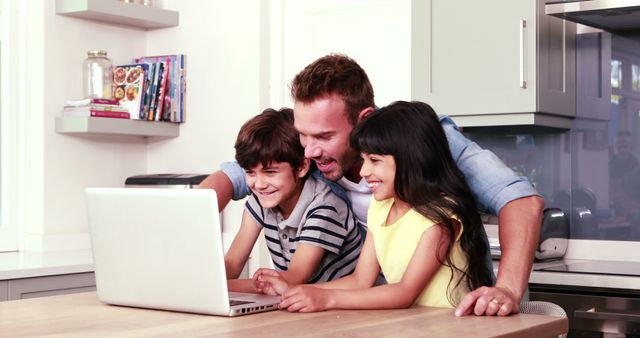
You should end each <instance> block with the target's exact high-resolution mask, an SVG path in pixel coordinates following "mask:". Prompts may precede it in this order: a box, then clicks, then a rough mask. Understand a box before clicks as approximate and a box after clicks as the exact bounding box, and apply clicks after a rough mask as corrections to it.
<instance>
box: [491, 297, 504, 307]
mask: <svg viewBox="0 0 640 338" xmlns="http://www.w3.org/2000/svg"><path fill="white" fill-rule="evenodd" d="M491 303H493V304H496V305H498V307H502V303H500V302H499V301H498V300H497V299H495V298H493V299H492V300H491Z"/></svg>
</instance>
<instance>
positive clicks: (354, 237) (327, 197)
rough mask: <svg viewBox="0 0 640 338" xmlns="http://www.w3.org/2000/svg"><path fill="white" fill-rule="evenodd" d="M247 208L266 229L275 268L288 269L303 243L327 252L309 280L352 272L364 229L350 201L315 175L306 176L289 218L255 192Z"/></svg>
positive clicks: (310, 281)
mask: <svg viewBox="0 0 640 338" xmlns="http://www.w3.org/2000/svg"><path fill="white" fill-rule="evenodd" d="M245 208H246V210H247V211H248V212H249V214H250V215H251V216H252V217H253V219H255V220H256V222H257V223H258V225H259V226H260V227H262V228H263V229H264V236H265V238H266V243H267V247H268V249H269V252H270V253H271V259H272V261H273V263H274V266H275V267H276V269H278V270H281V271H285V270H287V269H288V267H289V264H290V262H291V259H292V257H293V255H294V254H295V251H296V248H297V247H298V245H299V244H300V243H304V244H310V245H315V246H319V247H321V248H323V249H324V250H325V254H324V256H323V257H322V260H321V261H320V264H319V265H318V266H317V268H316V270H315V272H314V274H313V275H312V276H311V278H310V279H309V281H308V282H309V283H316V282H325V281H329V280H333V279H337V278H340V277H342V276H346V275H349V274H351V273H352V272H353V271H354V270H355V267H356V263H357V260H358V257H359V255H360V249H361V248H362V244H363V242H364V236H365V233H364V230H363V229H362V227H361V226H360V225H359V224H358V223H357V220H356V217H355V215H354V213H353V212H352V211H351V209H350V208H349V207H348V206H347V203H346V202H345V201H344V200H342V199H341V198H339V197H338V196H336V195H334V194H333V193H332V192H331V190H330V189H329V187H328V186H327V185H326V184H325V183H324V182H321V181H318V180H316V179H314V178H313V177H309V178H307V180H306V182H305V185H304V188H303V190H302V193H301V194H300V198H299V199H298V203H297V204H296V207H295V208H294V210H293V212H292V213H291V215H290V216H289V218H288V219H286V220H285V219H283V218H282V215H281V214H280V212H279V211H278V210H276V209H265V208H262V206H261V205H260V202H259V201H258V198H257V197H256V196H255V195H252V196H250V197H249V199H248V200H247V203H246V205H245Z"/></svg>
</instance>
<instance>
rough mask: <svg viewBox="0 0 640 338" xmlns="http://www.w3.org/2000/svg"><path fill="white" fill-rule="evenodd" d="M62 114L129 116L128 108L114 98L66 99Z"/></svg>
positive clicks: (125, 117) (124, 117) (126, 117)
mask: <svg viewBox="0 0 640 338" xmlns="http://www.w3.org/2000/svg"><path fill="white" fill-rule="evenodd" d="M62 115H63V116H79V117H109V118H118V119H128V118H131V114H129V110H128V109H127V108H125V107H121V106H120V103H119V102H118V100H116V99H83V100H68V101H67V102H65V105H64V108H63V109H62Z"/></svg>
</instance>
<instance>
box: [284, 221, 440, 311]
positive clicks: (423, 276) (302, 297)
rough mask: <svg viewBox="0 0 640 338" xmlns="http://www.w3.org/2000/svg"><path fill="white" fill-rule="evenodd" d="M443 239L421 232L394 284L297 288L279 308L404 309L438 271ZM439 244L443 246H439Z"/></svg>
mask: <svg viewBox="0 0 640 338" xmlns="http://www.w3.org/2000/svg"><path fill="white" fill-rule="evenodd" d="M446 236H447V235H446V233H445V232H444V231H442V228H441V227H440V226H437V225H436V226H432V227H430V228H429V229H427V230H425V231H424V232H423V233H422V237H421V238H420V242H419V243H418V246H417V247H416V251H415V252H414V254H413V256H412V257H411V260H410V262H409V265H408V266H407V270H406V271H405V272H404V274H403V276H402V279H401V280H400V282H398V283H394V284H386V285H381V286H376V287H367V288H363V289H357V290H343V289H338V290H336V289H331V290H327V289H321V288H318V287H313V286H306V285H304V286H298V287H294V288H292V289H290V290H288V291H286V292H285V293H284V295H283V301H282V302H281V303H280V308H287V310H289V311H300V312H315V311H323V310H328V309H389V308H407V307H409V306H411V305H412V304H413V303H414V302H415V300H416V298H417V297H418V296H419V295H420V294H421V293H422V291H423V290H424V288H425V286H426V285H427V283H428V282H429V281H430V280H431V278H432V277H433V276H434V275H435V273H436V272H437V271H438V269H439V268H440V267H441V265H440V263H439V262H438V261H437V259H436V253H439V254H440V255H444V254H445V252H446V247H447V244H448V242H449V238H448V237H446ZM441 240H444V242H443V243H441V244H442V245H440V246H439V245H438V244H439V243H440V241H441ZM441 257H443V256H441Z"/></svg>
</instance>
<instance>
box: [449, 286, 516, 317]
mask: <svg viewBox="0 0 640 338" xmlns="http://www.w3.org/2000/svg"><path fill="white" fill-rule="evenodd" d="M518 312H520V297H516V296H515V295H514V294H513V292H511V291H510V290H508V289H507V288H502V287H486V286H483V287H481V288H479V289H476V290H474V291H471V292H469V293H468V294H467V295H466V296H465V297H464V299H463V300H462V302H460V304H459V305H458V307H457V308H456V311H455V315H456V316H458V317H460V316H465V315H469V314H472V313H473V314H475V315H476V316H483V315H486V316H493V315H498V316H507V315H509V314H512V313H518Z"/></svg>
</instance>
